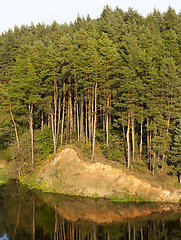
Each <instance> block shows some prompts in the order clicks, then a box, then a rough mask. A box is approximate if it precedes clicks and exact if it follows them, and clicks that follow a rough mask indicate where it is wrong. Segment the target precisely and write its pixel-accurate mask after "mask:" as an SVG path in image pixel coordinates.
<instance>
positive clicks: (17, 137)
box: [10, 105, 19, 148]
mask: <svg viewBox="0 0 181 240" xmlns="http://www.w3.org/2000/svg"><path fill="white" fill-rule="evenodd" d="M10 115H11V119H12V121H13V124H14V130H15V134H16V141H17V147H18V148H19V136H18V130H17V126H16V122H15V120H14V117H13V113H12V110H11V105H10Z"/></svg>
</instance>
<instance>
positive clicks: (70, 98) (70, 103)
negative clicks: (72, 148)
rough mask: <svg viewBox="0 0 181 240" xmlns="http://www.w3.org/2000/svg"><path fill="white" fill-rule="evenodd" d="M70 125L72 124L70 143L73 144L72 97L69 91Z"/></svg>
mask: <svg viewBox="0 0 181 240" xmlns="http://www.w3.org/2000/svg"><path fill="white" fill-rule="evenodd" d="M69 123H70V143H72V130H73V117H72V95H71V91H70V90H69Z"/></svg>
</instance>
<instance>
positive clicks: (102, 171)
mask: <svg viewBox="0 0 181 240" xmlns="http://www.w3.org/2000/svg"><path fill="white" fill-rule="evenodd" d="M36 187H38V188H40V189H42V190H45V191H50V192H57V193H68V194H73V195H81V196H100V197H111V196H115V195H116V196H118V197H119V198H122V197H125V196H127V195H128V194H131V195H135V196H140V197H143V198H146V199H150V200H151V201H156V202H179V199H181V192H179V191H175V192H171V191H168V190H164V189H162V188H161V187H160V188H155V187H153V186H152V185H151V184H149V183H147V182H144V181H142V180H140V179H138V178H136V177H135V176H133V175H127V174H126V173H125V172H124V171H123V170H122V169H115V168H112V167H111V166H110V165H105V164H103V163H99V162H97V163H89V162H84V161H82V160H81V159H80V158H79V157H78V154H77V152H76V151H75V150H73V149H71V148H66V149H64V150H63V151H62V152H60V153H59V154H57V156H56V158H55V160H54V161H52V162H51V163H48V164H47V165H46V166H44V167H43V168H42V169H41V170H40V171H39V172H38V173H37V174H36Z"/></svg>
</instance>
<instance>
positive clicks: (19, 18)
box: [0, 0, 181, 34]
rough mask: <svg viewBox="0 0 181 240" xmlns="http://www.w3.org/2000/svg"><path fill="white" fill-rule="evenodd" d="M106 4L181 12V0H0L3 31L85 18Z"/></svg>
mask: <svg viewBox="0 0 181 240" xmlns="http://www.w3.org/2000/svg"><path fill="white" fill-rule="evenodd" d="M106 5H108V6H110V7H111V8H112V9H115V7H116V6H118V7H119V8H121V9H122V10H124V11H127V10H128V8H129V7H131V8H133V10H137V11H138V13H140V14H141V15H142V16H144V17H146V16H147V14H149V13H150V12H153V9H154V8H156V9H157V10H159V11H160V12H162V13H163V12H166V11H167V9H168V6H171V7H172V8H174V9H175V10H176V12H177V13H179V12H181V0H149V1H148V0H0V34H1V33H2V32H4V31H8V29H12V30H13V29H14V26H15V25H16V26H18V27H21V25H28V26H30V25H31V23H33V24H34V25H36V24H38V23H44V24H46V25H50V24H51V23H52V22H53V21H56V22H57V23H59V24H63V23H65V22H66V23H68V24H69V23H70V22H74V21H75V20H76V18H77V16H78V14H79V15H80V16H81V17H82V16H84V17H85V18H86V16H87V15H88V14H89V15H90V17H91V18H92V19H96V18H97V17H100V14H101V12H102V10H103V8H104V6H106Z"/></svg>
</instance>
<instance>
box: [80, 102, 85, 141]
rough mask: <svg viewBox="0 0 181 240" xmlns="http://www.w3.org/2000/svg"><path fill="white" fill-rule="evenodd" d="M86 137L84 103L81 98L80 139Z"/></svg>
mask: <svg viewBox="0 0 181 240" xmlns="http://www.w3.org/2000/svg"><path fill="white" fill-rule="evenodd" d="M83 136H84V102H83V98H82V97H81V102H80V139H81V140H82V139H83Z"/></svg>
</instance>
